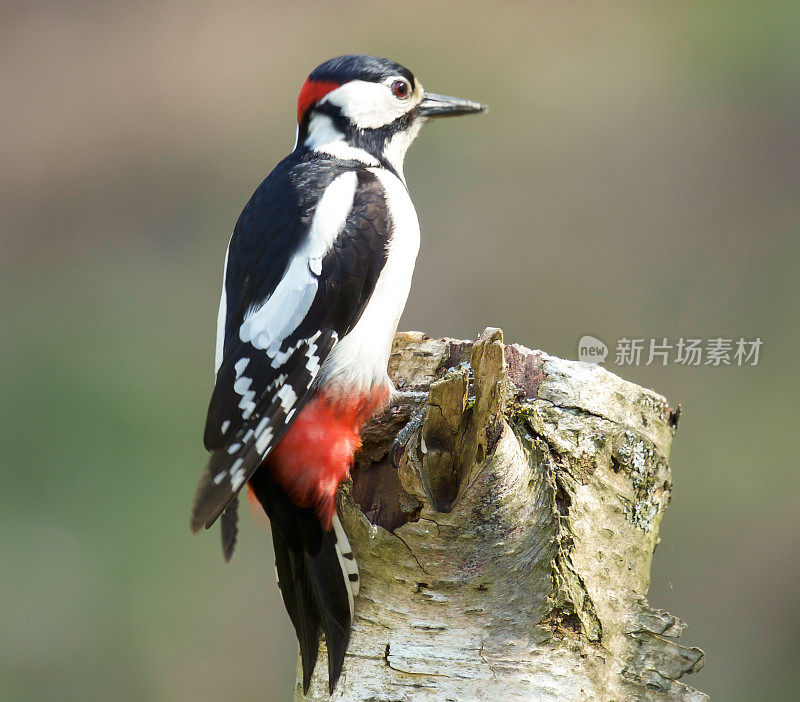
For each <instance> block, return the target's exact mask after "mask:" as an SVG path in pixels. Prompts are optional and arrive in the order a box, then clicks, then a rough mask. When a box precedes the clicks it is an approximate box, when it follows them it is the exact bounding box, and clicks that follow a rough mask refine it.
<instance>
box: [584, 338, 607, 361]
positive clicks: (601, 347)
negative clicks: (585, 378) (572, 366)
mask: <svg viewBox="0 0 800 702" xmlns="http://www.w3.org/2000/svg"><path fill="white" fill-rule="evenodd" d="M606 356H608V346H606V345H605V344H604V343H603V342H602V341H600V339H595V338H594V337H593V336H588V335H587V336H582V337H581V340H580V341H579V342H578V360H579V361H583V362H584V363H605V361H606Z"/></svg>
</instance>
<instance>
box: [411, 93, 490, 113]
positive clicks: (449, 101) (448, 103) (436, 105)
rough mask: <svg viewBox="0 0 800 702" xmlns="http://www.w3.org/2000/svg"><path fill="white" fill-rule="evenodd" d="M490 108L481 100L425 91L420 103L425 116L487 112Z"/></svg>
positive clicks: (421, 111)
mask: <svg viewBox="0 0 800 702" xmlns="http://www.w3.org/2000/svg"><path fill="white" fill-rule="evenodd" d="M488 109H489V108H488V107H487V106H486V105H481V103H479V102H473V101H472V100H464V98H457V97H449V96H448V95H437V94H436V93H425V95H424V96H423V98H422V102H420V103H419V113H420V114H421V115H422V116H423V117H454V116H455V115H468V114H470V113H472V112H486V111H487V110H488Z"/></svg>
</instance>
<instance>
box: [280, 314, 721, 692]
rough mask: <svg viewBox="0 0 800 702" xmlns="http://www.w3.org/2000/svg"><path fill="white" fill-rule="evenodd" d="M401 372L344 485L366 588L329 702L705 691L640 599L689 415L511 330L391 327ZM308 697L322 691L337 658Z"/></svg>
mask: <svg viewBox="0 0 800 702" xmlns="http://www.w3.org/2000/svg"><path fill="white" fill-rule="evenodd" d="M389 371H390V375H391V377H392V379H393V381H394V382H395V385H396V386H397V389H398V393H397V395H396V397H395V398H394V400H393V403H392V406H391V407H390V408H389V409H388V410H387V411H386V412H384V413H383V414H382V415H380V416H378V417H376V418H375V419H374V420H373V422H372V423H371V424H370V425H369V426H368V427H366V428H365V431H364V433H363V440H364V441H363V447H362V450H361V451H360V453H359V454H358V456H357V458H356V465H355V467H354V470H353V482H352V485H346V486H344V487H343V489H342V491H341V494H340V501H339V512H340V515H341V518H342V522H343V523H344V525H345V528H346V530H347V532H348V534H349V536H350V542H351V544H352V546H353V549H354V551H355V554H356V558H357V559H358V563H359V566H360V569H361V594H360V595H359V597H358V598H357V601H356V612H355V621H354V625H353V634H352V639H351V643H350V648H349V650H348V654H347V659H346V662H345V667H344V672H343V674H342V677H341V679H340V680H339V683H338V685H337V687H336V690H335V692H334V695H333V698H332V699H340V700H386V701H389V700H426V699H430V700H434V699H435V700H459V701H461V700H494V699H497V700H551V699H552V700H556V699H557V700H609V701H610V700H615V701H616V702H622V701H624V700H705V699H707V697H706V695H704V694H702V693H700V692H697V691H696V690H694V689H692V688H690V687H688V686H686V685H685V684H683V683H682V682H680V678H681V677H683V676H684V675H685V674H687V673H692V672H695V671H697V670H699V669H700V668H701V667H702V665H703V653H702V651H700V650H699V649H697V648H689V647H686V646H683V645H681V644H679V643H677V641H676V639H677V637H679V636H680V634H681V633H682V631H683V628H684V624H683V622H681V621H680V620H679V619H677V618H676V617H673V616H672V615H670V614H667V613H665V612H661V611H658V610H655V609H652V608H651V607H650V606H649V605H648V603H647V601H646V599H645V595H646V593H647V589H648V586H649V582H650V564H651V560H652V555H653V549H654V548H655V546H656V544H657V543H658V528H659V524H660V522H661V517H662V515H663V512H664V509H665V508H666V506H667V504H668V502H669V499H670V491H671V479H670V470H669V463H668V460H667V459H668V456H669V449H670V444H671V442H672V437H673V435H674V433H675V429H676V426H677V418H678V411H677V410H675V411H673V410H670V408H669V406H668V405H667V402H666V400H665V399H664V398H663V397H661V396H660V395H657V394H655V393H653V392H652V391H650V390H646V389H644V388H641V387H638V386H636V385H634V384H632V383H628V382H626V381H624V380H622V379H620V378H618V377H617V376H615V375H613V374H612V373H609V372H608V371H606V370H604V369H603V368H601V367H598V366H595V365H588V364H583V363H578V362H574V361H564V360H561V359H558V358H554V357H552V356H549V355H547V354H546V353H544V352H541V351H532V350H530V349H526V348H524V347H522V346H519V345H516V344H514V345H510V346H506V345H505V344H504V343H503V336H502V332H501V331H500V330H499V329H487V330H486V331H484V333H483V334H482V335H481V337H480V338H479V339H478V340H477V341H475V342H470V341H460V340H454V339H429V338H428V337H426V336H424V335H423V334H420V333H416V332H409V333H402V334H398V335H397V337H396V339H395V344H394V348H393V352H392V357H391V360H390V365H389ZM423 411H424V417H425V420H424V423H422V424H421V426H417V425H416V424H414V422H413V419H412V418H413V417H414V415H415V414H420V416H421V413H422V412H423ZM409 422H411V423H410V424H409ZM404 427H406V428H405V429H404ZM398 433H399V436H400V444H401V446H399V450H398V447H393V442H394V441H395V437H397V436H398ZM323 656H324V654H321V657H320V659H321V660H324V657H323ZM295 698H296V699H298V700H304V699H309V700H322V699H329V697H328V695H327V678H326V668H325V666H324V665H321V664H320V665H318V666H317V670H316V672H315V677H314V680H313V682H312V686H311V689H310V690H309V694H308V696H307V697H306V696H303V694H302V688H301V686H300V683H299V681H298V683H297V685H296V688H295Z"/></svg>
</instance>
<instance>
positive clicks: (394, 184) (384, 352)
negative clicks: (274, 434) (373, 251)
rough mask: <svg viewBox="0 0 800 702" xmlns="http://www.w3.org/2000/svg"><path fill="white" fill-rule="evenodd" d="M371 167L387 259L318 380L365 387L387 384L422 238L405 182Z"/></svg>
mask: <svg viewBox="0 0 800 702" xmlns="http://www.w3.org/2000/svg"><path fill="white" fill-rule="evenodd" d="M369 170H370V171H371V172H372V173H374V174H375V176H376V177H377V178H378V180H379V181H380V183H381V185H382V187H383V190H384V193H385V197H386V204H387V208H388V210H389V217H390V222H391V224H390V226H391V231H390V236H389V241H388V245H387V246H388V252H387V257H386V263H385V264H384V266H383V269H382V271H381V273H380V276H379V277H378V280H377V283H376V284H375V289H374V291H373V293H372V296H371V297H370V299H369V302H368V303H367V306H366V307H365V309H364V312H363V313H362V315H361V318H360V319H359V320H358V322H357V323H356V325H355V326H354V327H353V329H352V330H351V331H350V332H349V333H348V334H347V335H346V336H344V337H343V338H342V339H341V340H340V341H339V343H338V344H337V345H336V346H335V347H334V349H333V351H332V352H331V354H330V356H329V357H328V359H327V360H326V362H325V364H324V366H323V368H322V371H321V374H320V383H319V384H320V385H342V386H345V387H352V388H354V389H358V390H361V391H367V390H369V389H370V388H371V387H374V386H383V385H386V384H388V383H389V378H388V375H387V371H386V368H387V365H388V362H389V353H390V351H391V348H392V339H393V338H394V333H395V331H396V330H397V323H398V322H399V321H400V315H401V314H402V313H403V308H404V307H405V305H406V300H407V299H408V292H409V290H410V288H411V277H412V275H413V273H414V265H415V263H416V260H417V252H418V251H419V240H420V234H419V221H418V220H417V211H416V210H415V209H414V204H413V203H412V202H411V197H410V196H409V194H408V190H407V189H406V186H405V184H404V183H403V181H401V180H400V179H399V178H398V177H397V176H396V175H394V174H393V173H392V172H391V171H389V170H387V169H385V168H370V169H369Z"/></svg>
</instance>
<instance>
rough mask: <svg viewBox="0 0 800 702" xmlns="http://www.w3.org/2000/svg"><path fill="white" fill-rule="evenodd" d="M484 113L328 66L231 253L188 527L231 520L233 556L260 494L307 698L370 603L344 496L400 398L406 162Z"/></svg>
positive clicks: (385, 75) (408, 77) (410, 260)
mask: <svg viewBox="0 0 800 702" xmlns="http://www.w3.org/2000/svg"><path fill="white" fill-rule="evenodd" d="M482 109H484V108H483V107H482V106H481V105H478V104H477V103H472V102H469V101H465V100H459V99H456V98H445V97H443V96H436V95H431V94H426V93H425V92H424V90H423V88H422V85H421V84H420V83H419V81H418V80H416V78H414V76H413V75H412V74H411V72H410V71H408V69H406V68H404V67H403V66H400V65H399V64H396V63H394V62H392V61H388V60H386V59H377V58H374V57H369V56H344V57H339V58H337V59H332V60H331V61H328V62H326V63H324V64H322V65H321V66H320V67H318V68H317V69H316V70H315V71H314V72H313V73H312V74H311V75H310V76H309V79H308V80H307V81H306V83H305V85H304V86H303V89H302V90H301V93H300V97H299V99H298V139H297V144H296V145H295V149H294V150H293V152H292V153H291V154H290V155H289V156H287V157H286V158H285V159H284V160H283V161H281V163H279V164H278V165H277V166H276V167H275V169H274V170H273V171H272V173H270V175H269V176H268V177H267V178H266V179H265V180H264V182H263V183H262V184H261V185H260V186H259V187H258V189H257V190H256V191H255V193H254V194H253V196H252V198H251V199H250V201H249V202H248V203H247V205H246V206H245V208H244V210H243V211H242V214H241V215H240V217H239V220H238V221H237V223H236V227H235V228H234V232H233V235H232V237H231V240H230V244H229V246H228V251H227V254H226V262H225V277H224V283H223V292H222V297H221V300H220V309H219V316H218V325H217V327H218V328H217V332H218V333H217V348H216V384H215V388H214V392H213V394H212V398H211V402H210V406H209V411H208V418H207V423H206V430H205V437H204V440H205V445H206V448H207V449H208V450H209V451H210V452H211V457H210V459H209V462H208V465H207V467H206V471H205V473H204V474H203V477H202V478H201V481H200V485H199V487H198V492H197V496H196V498H195V504H194V509H193V514H192V530H193V531H196V530H198V529H199V528H200V527H202V526H205V527H206V528H208V527H210V526H211V525H212V524H213V523H214V522H215V521H216V520H217V519H218V518H219V517H220V515H222V519H221V525H222V541H223V554H224V555H225V558H226V560H228V559H230V557H231V556H232V553H233V549H234V546H235V541H236V529H237V513H236V500H237V495H238V493H239V491H240V490H241V488H242V487H243V486H244V485H245V484H249V485H250V488H251V490H252V491H253V493H254V495H255V497H256V499H257V500H258V501H259V502H260V503H261V505H262V506H263V507H264V509H265V511H266V512H267V515H268V516H269V517H270V521H271V524H272V533H273V544H274V547H275V556H276V569H277V572H278V578H279V584H280V588H281V593H282V596H283V599H284V603H285V605H286V608H287V611H288V612H289V615H290V618H291V620H292V623H293V625H294V627H295V630H296V632H297V636H298V641H299V643H300V650H301V656H302V662H303V682H304V687H305V688H306V689H307V687H308V684H309V681H310V679H311V674H312V672H313V669H314V665H315V662H316V658H317V650H318V641H319V635H320V629H321V630H322V631H323V632H324V634H325V637H326V641H327V646H328V668H329V685H330V688H331V690H332V689H333V686H334V684H335V682H336V679H337V678H338V676H339V674H340V672H341V668H342V664H343V660H344V655H345V652H346V649H347V643H348V640H349V631H350V623H351V619H352V616H353V606H354V597H355V595H356V594H357V593H358V586H359V576H358V569H357V566H356V564H355V559H354V555H353V553H352V549H351V548H350V545H349V543H348V542H347V537H346V535H345V533H344V530H343V529H342V526H341V523H340V522H339V519H338V517H337V516H336V513H335V502H334V498H335V492H336V487H337V486H338V484H339V483H340V482H341V481H342V480H344V479H345V478H346V477H347V474H348V469H349V465H350V462H351V461H352V455H353V451H354V450H355V448H356V447H357V445H358V441H359V439H358V432H359V430H360V427H361V424H362V423H363V422H364V421H366V419H368V418H369V416H370V415H371V414H372V412H373V411H375V409H377V408H378V407H379V406H380V405H381V404H382V403H383V402H385V401H386V399H387V398H388V394H389V390H390V383H389V379H388V376H387V373H386V366H387V361H388V356H389V351H390V348H391V342H392V338H393V336H394V332H395V330H396V328H397V322H398V320H399V318H400V314H401V313H402V310H403V307H404V305H405V301H406V298H407V295H408V291H409V287H410V284H411V275H412V272H413V268H414V262H415V259H416V255H417V250H418V246H419V225H418V222H417V216H416V212H415V210H414V206H413V204H412V202H411V199H410V197H409V194H408V190H407V188H406V184H405V178H404V175H403V158H404V156H405V152H406V149H407V148H408V146H409V145H410V144H411V142H412V141H413V139H414V137H415V136H416V135H417V133H418V131H419V129H420V127H421V125H422V124H423V122H424V121H425V120H426V119H427V118H428V117H432V116H438V115H446V114H464V113H468V112H476V111H479V110H482Z"/></svg>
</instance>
